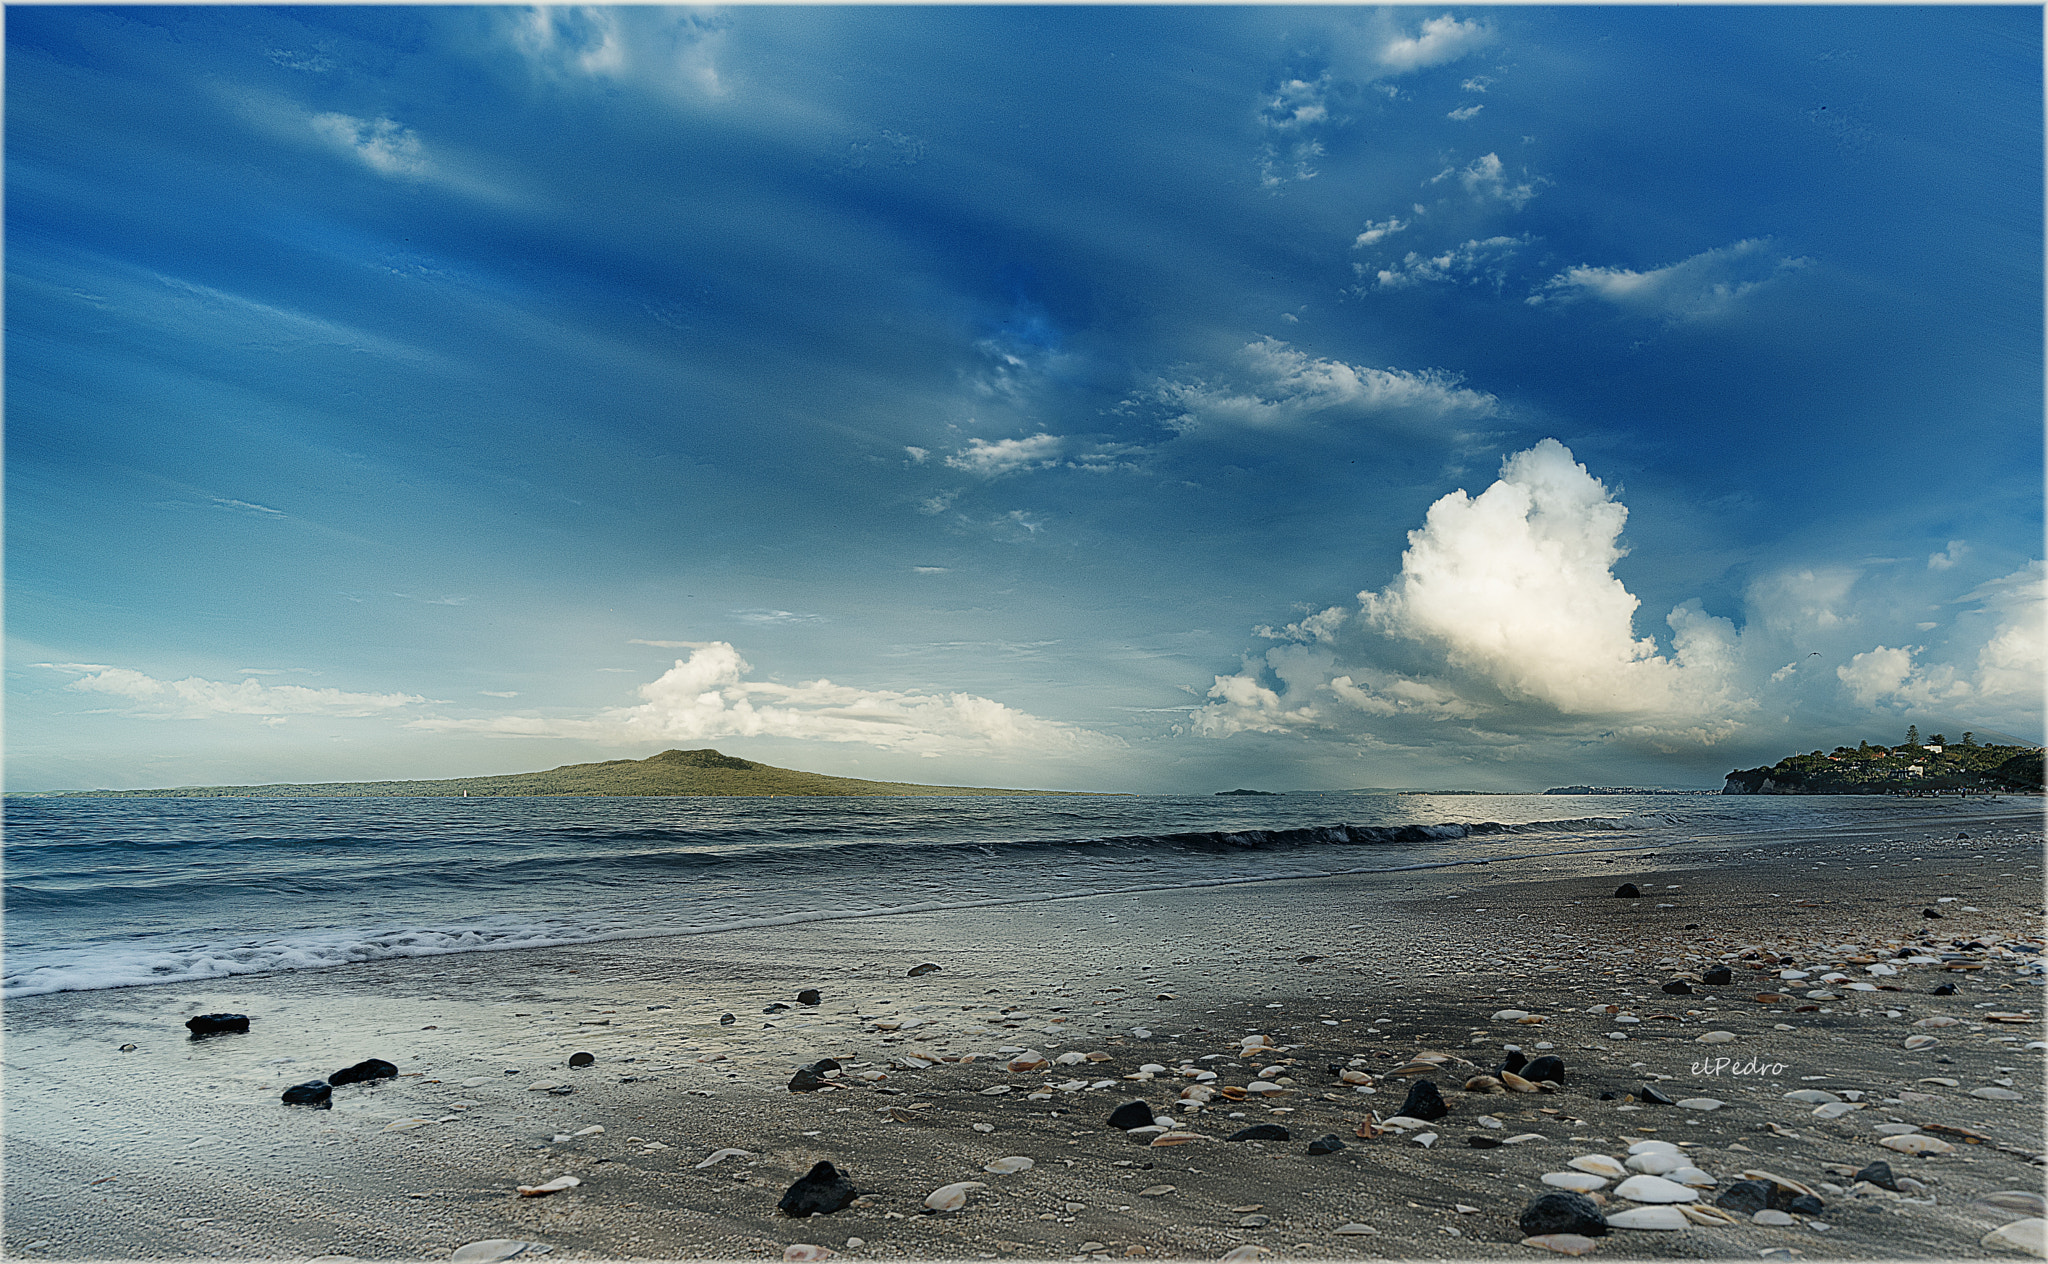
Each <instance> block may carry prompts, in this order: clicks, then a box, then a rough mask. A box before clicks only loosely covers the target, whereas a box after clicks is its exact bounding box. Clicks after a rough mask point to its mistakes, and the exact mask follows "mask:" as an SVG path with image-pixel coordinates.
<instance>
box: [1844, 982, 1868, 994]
mask: <svg viewBox="0 0 2048 1264" xmlns="http://www.w3.org/2000/svg"><path fill="white" fill-rule="evenodd" d="M1842 990H1843V991H1845V992H1875V991H1877V984H1875V983H1844V984H1843V985H1842Z"/></svg>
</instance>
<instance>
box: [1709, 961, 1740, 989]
mask: <svg viewBox="0 0 2048 1264" xmlns="http://www.w3.org/2000/svg"><path fill="white" fill-rule="evenodd" d="M1734 981H1735V972H1734V971H1733V970H1730V969H1729V968H1728V967H1727V966H1715V967H1714V968H1713V969H1711V970H1709V971H1707V972H1706V973H1705V974H1703V975H1701V976H1700V982H1702V983H1704V984H1706V985H1707V986H1708V987H1726V986H1728V985H1729V984H1730V983H1733V982H1734Z"/></svg>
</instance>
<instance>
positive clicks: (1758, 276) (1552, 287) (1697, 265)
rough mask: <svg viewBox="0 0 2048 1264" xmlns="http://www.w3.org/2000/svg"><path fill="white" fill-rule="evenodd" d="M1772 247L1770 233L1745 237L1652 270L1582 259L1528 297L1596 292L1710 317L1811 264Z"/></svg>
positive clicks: (1657, 311) (1656, 312) (1655, 310)
mask: <svg viewBox="0 0 2048 1264" xmlns="http://www.w3.org/2000/svg"><path fill="white" fill-rule="evenodd" d="M1770 247H1771V243H1770V240H1769V239H1768V238H1758V237H1752V238H1746V239H1744V240H1742V241H1738V242H1736V243H1735V244H1733V245H1731V246H1722V247H1719V248H1717V249H1714V250H1705V251H1701V252H1700V253H1699V254H1696V255H1693V256H1692V257H1691V258H1689V259H1684V260H1681V261H1680V262H1678V263H1674V264H1671V265H1670V266H1668V267H1663V268H1654V269H1652V270H1650V271H1648V272H1637V271H1634V270H1633V269H1630V268H1596V267H1593V266H1591V265H1589V264H1581V265H1580V266H1578V267H1575V268H1567V269H1565V270H1564V271H1563V272H1560V273H1558V274H1557V275H1556V276H1554V277H1552V278H1551V279H1550V280H1549V281H1547V282H1545V283H1544V284H1543V286H1542V287H1541V288H1540V289H1538V290H1537V291H1536V293H1534V294H1532V295H1530V296H1529V302H1531V303H1542V302H1545V301H1564V300H1570V299H1576V298H1582V297H1592V298H1597V299H1600V300H1601V301H1603V302H1607V303H1611V304H1613V305H1614V306H1616V307H1618V308H1621V309H1622V310H1623V311H1626V312H1631V313H1633V314H1635V315H1638V316H1653V317H1658V318H1661V319H1664V320H1669V321H1683V320H1702V319H1708V318H1711V317H1715V316H1720V315H1724V314H1726V313H1727V312H1728V311H1730V310H1731V309H1732V308H1734V307H1735V306H1736V305H1737V304H1738V303H1739V302H1741V301H1742V300H1743V299H1744V298H1745V297H1747V296H1748V295H1750V294H1752V293H1754V292H1755V291H1756V290H1758V289H1761V288H1762V287H1764V286H1766V285H1770V284H1771V283H1773V282H1775V281H1778V280H1780V279H1781V278H1783V277H1785V276H1786V275H1788V274H1790V273H1792V272H1794V271H1797V270H1798V269H1800V268H1802V267H1804V266H1806V263H1807V261H1806V260H1805V259H1795V258H1791V257H1789V256H1786V255H1781V254H1778V253H1776V252H1775V251H1773V250H1772V249H1771V248H1770Z"/></svg>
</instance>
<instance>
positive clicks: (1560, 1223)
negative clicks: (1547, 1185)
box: [1515, 1191, 1607, 1238]
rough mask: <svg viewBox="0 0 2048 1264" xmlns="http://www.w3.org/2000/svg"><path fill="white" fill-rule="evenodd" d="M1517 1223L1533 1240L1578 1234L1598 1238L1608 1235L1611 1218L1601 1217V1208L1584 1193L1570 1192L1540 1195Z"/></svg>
mask: <svg viewBox="0 0 2048 1264" xmlns="http://www.w3.org/2000/svg"><path fill="white" fill-rule="evenodd" d="M1515 1223H1516V1224H1518V1225H1520V1226H1521V1229H1522V1232H1523V1233H1526V1234H1528V1235H1530V1236H1531V1237H1541V1236H1542V1235H1544V1234H1548V1233H1576V1234H1583V1235H1585V1236H1587V1237H1595V1238H1597V1237H1601V1236H1603V1235H1605V1234H1606V1232H1607V1218H1606V1217H1605V1216H1602V1215H1601V1214H1600V1205H1599V1204H1598V1203H1595V1202H1594V1201H1593V1200H1592V1199H1590V1198H1588V1197H1586V1196H1585V1195H1584V1194H1576V1193H1570V1192H1566V1191H1560V1192H1558V1193H1555V1194H1538V1195H1537V1196H1536V1197H1535V1198H1534V1199H1532V1200H1531V1201H1530V1203H1529V1205H1528V1206H1526V1207H1524V1208H1522V1214H1521V1215H1520V1216H1518V1217H1517V1218H1516V1221H1515Z"/></svg>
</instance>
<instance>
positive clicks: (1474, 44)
mask: <svg viewBox="0 0 2048 1264" xmlns="http://www.w3.org/2000/svg"><path fill="white" fill-rule="evenodd" d="M1492 35H1493V33H1492V32H1491V31H1490V30H1489V29H1488V28H1487V26H1486V24H1485V23H1483V22H1479V21H1476V20H1475V21H1471V22H1460V21H1459V20H1458V19H1456V18H1454V17H1452V16H1451V15H1450V14H1448V13H1446V14H1444V15H1443V16H1441V17H1434V18H1430V19H1429V20H1427V21H1425V22H1424V23H1423V24H1422V27H1421V29H1420V30H1418V31H1417V32H1416V33H1415V34H1413V35H1408V34H1395V35H1393V36H1391V37H1390V38H1388V39H1387V40H1386V42H1385V43H1383V44H1381V45H1380V50H1379V62H1380V65H1381V66H1383V67H1385V68H1386V69H1387V70H1389V71H1392V72H1394V73H1396V74H1402V73H1406V72H1408V71H1411V70H1421V69H1424V68H1426V67H1429V66H1441V65H1443V64H1444V63H1445V62H1448V61H1456V60H1457V59H1458V58H1460V57H1463V56H1464V55H1465V54H1466V53H1469V52H1471V51H1472V50H1473V49H1475V48H1478V47H1480V46H1481V45H1483V44H1485V43H1486V42H1487V41H1488V40H1489V39H1491V38H1492Z"/></svg>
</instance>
